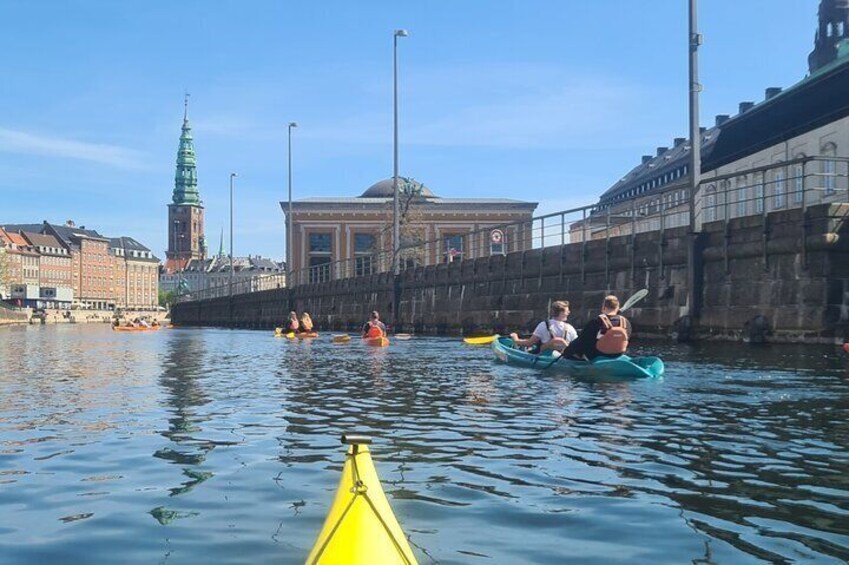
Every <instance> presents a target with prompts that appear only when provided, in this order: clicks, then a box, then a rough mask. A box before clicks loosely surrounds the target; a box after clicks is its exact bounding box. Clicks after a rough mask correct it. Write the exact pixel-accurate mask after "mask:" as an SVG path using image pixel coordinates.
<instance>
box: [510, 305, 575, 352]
mask: <svg viewBox="0 0 849 565" xmlns="http://www.w3.org/2000/svg"><path fill="white" fill-rule="evenodd" d="M567 318H569V302H568V301H566V300H558V301H556V302H553V303H552V304H551V319H549V320H548V321H543V322H540V323H539V324H537V327H536V329H534V333H533V335H532V336H531V337H529V338H528V339H520V338H519V336H518V334H515V333H512V334H510V339H512V340H513V343H515V344H516V345H518V346H519V347H530V348H537V346H539V348H538V349H539V352H540V353H542V352H544V351H549V350H551V349H555V350H557V351H562V350H564V349H565V348H566V346H568V345H569V344H570V343H571V342H572V341H573V340H575V339H577V337H578V332H576V331H575V328H574V327H572V324H570V323H568V322H566V320H567Z"/></svg>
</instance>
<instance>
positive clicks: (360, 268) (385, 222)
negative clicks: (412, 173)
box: [280, 177, 537, 284]
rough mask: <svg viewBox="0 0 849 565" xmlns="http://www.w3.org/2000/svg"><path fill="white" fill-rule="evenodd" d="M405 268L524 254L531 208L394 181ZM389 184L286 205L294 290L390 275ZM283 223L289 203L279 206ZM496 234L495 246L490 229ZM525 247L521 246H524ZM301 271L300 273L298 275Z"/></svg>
mask: <svg viewBox="0 0 849 565" xmlns="http://www.w3.org/2000/svg"><path fill="white" fill-rule="evenodd" d="M398 193H399V210H400V221H399V223H400V225H401V229H400V240H401V259H402V264H403V266H404V267H412V266H425V265H432V264H435V263H440V262H450V261H459V260H463V259H469V258H474V257H479V256H483V255H488V254H490V253H492V252H493V250H496V251H498V252H504V251H514V250H520V249H522V248H523V247H522V245H528V244H529V241H528V238H527V237H523V229H524V227H523V226H524V224H525V223H526V222H528V221H529V220H530V219H531V217H532V216H533V213H534V210H535V209H536V207H537V203H536V202H523V201H520V200H513V199H507V198H442V197H440V196H437V195H436V194H435V193H434V192H433V191H432V190H431V189H430V188H429V187H427V186H426V185H425V184H423V183H422V182H420V181H418V180H416V179H413V178H407V177H399V178H398ZM393 195H394V187H393V179H392V178H387V179H383V180H380V181H378V182H376V183H374V184H372V185H371V186H369V187H368V188H367V189H365V190H364V191H363V192H362V193H361V194H360V195H359V196H353V197H330V198H326V197H314V198H305V199H302V200H295V201H293V202H292V224H293V226H292V228H293V229H292V257H291V267H292V273H293V278H294V280H293V281H292V284H304V283H308V282H321V281H327V280H332V279H337V278H347V277H350V276H362V275H367V274H372V273H379V272H385V271H388V270H391V269H392V239H393V238H392V234H393V201H394V198H393ZM280 206H281V208H282V209H283V213H284V215H285V217H286V226H288V225H289V210H288V208H289V204H288V202H286V201H284V202H281V203H280ZM493 229H499V230H500V231H501V232H502V235H501V241H500V242H499V245H500V246H499V247H493V246H491V245H489V240H490V233H489V231H488V230H493ZM523 242H524V243H523ZM298 273H300V275H298Z"/></svg>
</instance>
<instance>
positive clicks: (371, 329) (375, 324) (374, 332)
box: [363, 310, 386, 337]
mask: <svg viewBox="0 0 849 565" xmlns="http://www.w3.org/2000/svg"><path fill="white" fill-rule="evenodd" d="M363 337H386V324H384V323H383V322H381V321H380V314H379V313H378V312H377V310H374V311H373V312H372V313H371V315H369V317H368V322H366V323H365V324H363Z"/></svg>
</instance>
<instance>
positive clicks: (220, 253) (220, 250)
mask: <svg viewBox="0 0 849 565" xmlns="http://www.w3.org/2000/svg"><path fill="white" fill-rule="evenodd" d="M218 256H219V257H224V228H221V243H220V244H219V245H218Z"/></svg>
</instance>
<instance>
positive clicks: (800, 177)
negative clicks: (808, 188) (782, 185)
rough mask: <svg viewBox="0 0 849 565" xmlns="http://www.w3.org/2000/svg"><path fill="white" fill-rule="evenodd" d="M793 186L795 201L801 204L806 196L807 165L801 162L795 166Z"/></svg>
mask: <svg viewBox="0 0 849 565" xmlns="http://www.w3.org/2000/svg"><path fill="white" fill-rule="evenodd" d="M793 187H794V191H793V201H794V202H795V203H796V204H801V203H802V200H804V198H805V166H804V165H803V164H801V163H799V164H798V165H796V167H795V168H794V173H793Z"/></svg>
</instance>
